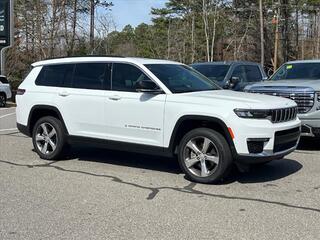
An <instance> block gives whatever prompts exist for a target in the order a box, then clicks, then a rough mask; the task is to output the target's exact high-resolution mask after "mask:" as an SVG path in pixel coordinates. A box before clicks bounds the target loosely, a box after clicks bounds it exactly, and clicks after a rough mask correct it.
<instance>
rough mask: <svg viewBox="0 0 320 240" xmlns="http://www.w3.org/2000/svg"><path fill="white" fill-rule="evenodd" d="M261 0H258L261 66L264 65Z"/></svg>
mask: <svg viewBox="0 0 320 240" xmlns="http://www.w3.org/2000/svg"><path fill="white" fill-rule="evenodd" d="M262 1H263V0H260V1H259V10H260V41H261V66H262V67H264V22H263V2H262Z"/></svg>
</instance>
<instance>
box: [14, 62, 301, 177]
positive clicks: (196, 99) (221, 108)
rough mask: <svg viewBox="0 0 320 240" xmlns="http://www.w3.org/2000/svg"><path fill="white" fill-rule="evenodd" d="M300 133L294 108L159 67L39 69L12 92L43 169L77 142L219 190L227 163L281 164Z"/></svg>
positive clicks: (48, 65) (43, 65) (184, 70)
mask: <svg viewBox="0 0 320 240" xmlns="http://www.w3.org/2000/svg"><path fill="white" fill-rule="evenodd" d="M300 125H301V123H300V120H299V119H298V118H297V105H296V103H295V102H294V101H292V100H288V99H281V98H277V97H272V96H264V95H256V94H248V93H240V92H233V91H229V90H222V89H221V88H220V87H218V86H217V85H215V84H214V83H213V82H212V81H210V80H209V79H207V78H206V77H204V76H203V75H201V74H199V73H198V72H197V71H195V70H193V69H192V68H190V67H188V66H186V65H184V64H182V63H178V62H171V61H165V60H152V59H139V58H119V57H82V58H64V59H55V60H46V61H42V62H37V63H34V64H33V70H32V71H31V72H30V73H29V75H28V76H27V77H26V79H25V80H24V81H23V83H22V84H21V85H20V87H19V89H18V91H17V126H18V129H19V130H20V131H21V132H22V133H24V134H26V135H28V136H30V137H32V139H33V144H34V149H35V151H36V152H37V153H38V154H39V156H40V157H41V158H43V159H59V158H60V157H61V156H62V154H63V152H64V149H65V147H66V146H68V145H72V144H73V143H76V142H85V143H90V144H97V145H99V146H106V147H107V148H112V149H118V150H125V151H135V152H141V153H149V154H155V155H164V156H174V155H177V156H178V160H179V163H180V166H181V169H182V170H183V171H184V172H185V174H186V175H187V176H188V177H189V178H190V179H191V180H193V181H197V182H202V183H213V182H217V181H220V180H221V179H223V178H224V177H225V176H226V175H227V174H228V170H229V169H230V167H231V165H232V164H233V163H237V164H257V163H265V162H268V161H270V160H273V159H281V158H283V157H284V156H285V155H287V154H289V153H290V152H292V151H294V150H295V148H296V146H297V144H298V141H299V137H300ZM128 156H130V155H128Z"/></svg>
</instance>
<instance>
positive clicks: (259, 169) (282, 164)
mask: <svg viewBox="0 0 320 240" xmlns="http://www.w3.org/2000/svg"><path fill="white" fill-rule="evenodd" d="M302 168H303V165H302V164H301V163H299V162H298V161H295V160H292V159H281V160H274V161H272V162H269V163H267V164H264V165H260V166H251V169H250V171H249V172H245V173H241V172H239V171H235V174H234V175H230V176H231V177H230V178H231V180H233V181H236V182H239V183H266V182H272V181H275V180H279V179H282V178H285V177H288V176H290V175H292V174H295V173H297V172H298V171H300V170H301V169H302Z"/></svg>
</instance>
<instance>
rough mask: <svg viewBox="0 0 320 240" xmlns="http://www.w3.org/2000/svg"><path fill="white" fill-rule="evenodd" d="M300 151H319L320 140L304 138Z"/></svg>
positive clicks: (301, 141) (299, 147) (300, 144)
mask: <svg viewBox="0 0 320 240" xmlns="http://www.w3.org/2000/svg"><path fill="white" fill-rule="evenodd" d="M297 149H298V150H307V151H319V150H320V139H319V138H309V137H302V138H301V139H300V143H299V146H298V148H297Z"/></svg>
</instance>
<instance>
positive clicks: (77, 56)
mask: <svg viewBox="0 0 320 240" xmlns="http://www.w3.org/2000/svg"><path fill="white" fill-rule="evenodd" d="M81 57H118V58H125V57H124V56H117V55H74V56H60V57H53V58H46V59H43V60H54V59H61V58H81ZM43 60H41V61H43Z"/></svg>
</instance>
